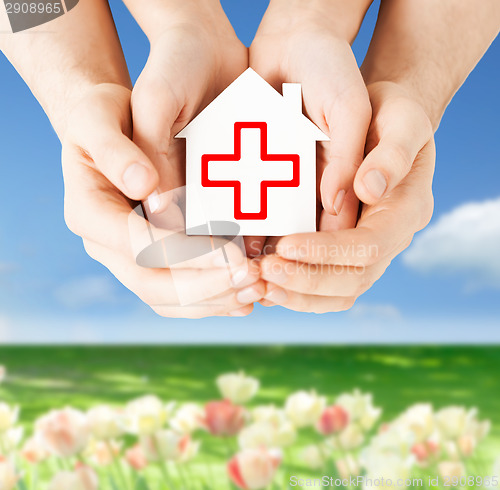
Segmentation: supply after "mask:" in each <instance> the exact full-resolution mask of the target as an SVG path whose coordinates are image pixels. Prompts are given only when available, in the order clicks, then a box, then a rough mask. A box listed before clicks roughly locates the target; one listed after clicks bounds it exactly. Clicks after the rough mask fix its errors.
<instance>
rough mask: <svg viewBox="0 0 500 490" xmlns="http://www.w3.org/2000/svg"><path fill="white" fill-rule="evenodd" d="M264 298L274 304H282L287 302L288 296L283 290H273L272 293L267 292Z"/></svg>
mask: <svg viewBox="0 0 500 490" xmlns="http://www.w3.org/2000/svg"><path fill="white" fill-rule="evenodd" d="M264 298H266V299H267V300H269V301H272V302H273V303H276V304H283V303H286V302H287V300H288V294H287V293H286V291H285V290H284V289H281V288H274V289H273V290H272V291H269V293H267V294H266V295H265V296H264Z"/></svg>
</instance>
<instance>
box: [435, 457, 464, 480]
mask: <svg viewBox="0 0 500 490" xmlns="http://www.w3.org/2000/svg"><path fill="white" fill-rule="evenodd" d="M438 473H439V474H440V475H441V477H442V478H453V477H457V478H461V477H464V476H465V475H466V473H465V466H464V464H463V463H462V462H461V461H441V463H439V464H438Z"/></svg>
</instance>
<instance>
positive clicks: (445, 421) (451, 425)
mask: <svg viewBox="0 0 500 490" xmlns="http://www.w3.org/2000/svg"><path fill="white" fill-rule="evenodd" d="M468 416H470V413H468V412H467V410H466V409H465V408H464V407H457V406H451V407H446V408H443V409H442V410H439V412H437V413H436V424H437V426H438V429H439V431H440V433H441V435H442V437H443V439H457V438H458V437H460V436H461V435H462V434H463V433H464V431H465V427H466V424H467V417H468Z"/></svg>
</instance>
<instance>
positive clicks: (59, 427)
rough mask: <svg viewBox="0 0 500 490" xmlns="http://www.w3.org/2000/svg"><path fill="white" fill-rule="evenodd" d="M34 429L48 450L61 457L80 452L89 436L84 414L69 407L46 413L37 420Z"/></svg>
mask: <svg viewBox="0 0 500 490" xmlns="http://www.w3.org/2000/svg"><path fill="white" fill-rule="evenodd" d="M35 429H36V433H37V435H38V436H40V437H41V438H42V440H43V441H44V442H45V444H46V445H47V448H48V449H49V450H50V452H51V453H53V454H55V455H57V456H60V457H63V458H66V457H71V456H74V455H76V454H78V453H79V452H81V451H82V450H83V449H84V448H85V446H86V444H87V441H88V438H89V430H88V425H87V418H86V416H85V414H83V413H82V412H80V411H78V410H75V409H73V408H70V407H67V408H65V409H63V410H54V411H52V412H50V413H48V414H47V415H45V416H44V417H42V418H41V419H39V420H38V421H37V423H36V425H35Z"/></svg>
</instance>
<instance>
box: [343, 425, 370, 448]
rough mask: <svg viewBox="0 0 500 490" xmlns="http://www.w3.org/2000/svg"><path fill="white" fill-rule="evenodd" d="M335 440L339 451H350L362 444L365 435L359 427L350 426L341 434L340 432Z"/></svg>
mask: <svg viewBox="0 0 500 490" xmlns="http://www.w3.org/2000/svg"><path fill="white" fill-rule="evenodd" d="M336 440H337V442H338V446H340V449H343V450H345V451H350V450H352V449H356V448H358V447H359V446H361V444H363V442H364V440H365V434H364V432H363V430H362V429H361V427H360V426H359V425H356V424H350V425H348V426H347V427H346V428H345V429H344V430H343V431H342V432H340V434H338V436H337V437H336Z"/></svg>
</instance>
